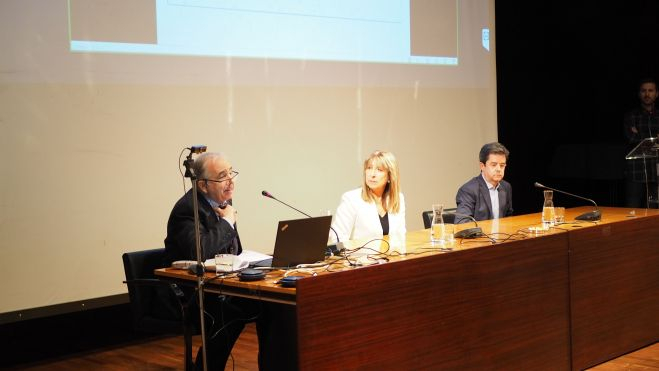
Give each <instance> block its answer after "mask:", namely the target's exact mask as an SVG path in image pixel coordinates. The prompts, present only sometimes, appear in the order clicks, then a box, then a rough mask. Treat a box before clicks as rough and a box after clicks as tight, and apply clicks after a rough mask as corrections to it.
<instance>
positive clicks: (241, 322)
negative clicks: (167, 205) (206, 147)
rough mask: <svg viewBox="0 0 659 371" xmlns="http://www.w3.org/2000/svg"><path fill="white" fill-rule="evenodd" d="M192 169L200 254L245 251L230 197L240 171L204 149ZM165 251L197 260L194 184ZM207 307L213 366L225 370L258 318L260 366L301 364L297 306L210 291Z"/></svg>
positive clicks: (177, 210)
mask: <svg viewBox="0 0 659 371" xmlns="http://www.w3.org/2000/svg"><path fill="white" fill-rule="evenodd" d="M192 170H193V171H194V174H195V175H196V176H197V181H196V186H197V199H198V204H199V205H198V206H199V230H200V240H201V251H202V254H203V256H202V257H201V260H202V261H205V260H206V259H210V258H214V257H215V255H216V254H235V255H238V254H240V253H241V252H242V250H243V249H242V245H241V243H240V237H239V235H238V229H237V227H236V218H237V216H238V212H237V211H236V209H235V208H234V207H233V205H232V202H231V200H232V198H233V192H234V188H235V183H234V178H235V177H236V176H237V175H238V172H237V171H235V170H233V167H232V166H231V163H230V162H229V161H228V160H227V158H226V157H225V156H223V155H221V154H219V153H212V152H206V153H203V154H201V155H199V156H198V157H197V158H196V159H195V160H194V163H193V165H192ZM165 252H166V254H167V261H166V262H164V263H165V264H166V266H170V265H171V263H172V262H174V261H176V260H197V255H196V254H197V249H196V243H195V228H194V208H193V204H192V190H190V191H188V192H187V193H186V194H185V195H183V197H181V198H180V199H179V200H178V201H177V202H176V204H175V205H174V208H173V209H172V212H171V214H170V216H169V221H168V222H167V238H165ZM188 297H193V296H192V295H189V296H188ZM204 309H205V312H206V317H205V325H206V346H207V347H208V350H207V352H206V358H207V361H208V369H209V370H224V368H225V364H226V361H227V359H228V357H229V355H230V354H231V349H232V348H233V345H234V343H235V342H236V340H237V339H238V337H239V336H240V333H241V332H242V330H243V328H244V327H245V324H246V323H248V322H253V321H256V330H257V333H258V338H259V356H258V362H259V369H260V370H268V369H282V370H292V369H296V368H297V354H296V349H297V343H296V337H295V335H294V334H295V333H296V327H295V326H296V323H295V308H294V307H292V306H288V305H285V304H277V303H264V302H261V301H256V300H251V299H246V298H240V297H229V296H227V297H226V298H225V297H223V296H220V297H218V296H217V295H214V294H210V293H205V295H204ZM190 313H195V314H197V315H198V313H199V309H198V307H197V308H196V310H195V308H194V307H191V308H190ZM291 334H293V335H291ZM202 363H203V362H202V350H201V349H200V350H199V352H198V353H197V361H196V367H197V369H203V365H202Z"/></svg>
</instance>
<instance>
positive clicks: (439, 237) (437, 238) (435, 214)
mask: <svg viewBox="0 0 659 371" xmlns="http://www.w3.org/2000/svg"><path fill="white" fill-rule="evenodd" d="M443 212H444V205H440V204H435V205H432V221H431V223H430V241H431V242H442V241H443V240H444V218H443V217H442V213H443Z"/></svg>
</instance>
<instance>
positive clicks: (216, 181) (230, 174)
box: [202, 170, 238, 183]
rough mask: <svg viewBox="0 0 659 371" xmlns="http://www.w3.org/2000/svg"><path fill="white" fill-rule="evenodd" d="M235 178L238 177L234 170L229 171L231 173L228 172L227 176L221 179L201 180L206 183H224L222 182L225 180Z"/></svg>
mask: <svg viewBox="0 0 659 371" xmlns="http://www.w3.org/2000/svg"><path fill="white" fill-rule="evenodd" d="M237 176H238V172H237V171H235V170H231V171H230V172H229V175H227V176H224V177H222V178H220V179H202V180H204V181H206V182H214V183H224V182H226V181H227V180H230V179H233V178H235V177H237Z"/></svg>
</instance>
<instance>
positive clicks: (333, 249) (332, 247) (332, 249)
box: [261, 191, 345, 255]
mask: <svg viewBox="0 0 659 371" xmlns="http://www.w3.org/2000/svg"><path fill="white" fill-rule="evenodd" d="M261 195H262V196H263V197H267V198H271V199H273V200H275V201H277V202H279V203H281V204H284V205H286V206H288V207H290V208H291V209H293V210H295V211H297V212H298V213H300V214H302V215H304V216H306V217H307V218H313V217H312V216H311V215H309V214H307V213H305V212H304V211H301V210H298V209H296V208H294V207H293V206H291V205H289V204H287V203H286V202H284V201H282V200H280V199H278V198H276V197H275V196H273V195H272V194H271V193H270V192H268V191H261ZM330 229H331V230H332V232H334V235H335V236H336V245H330V246H329V249H330V252H331V253H332V254H333V255H337V254H338V253H340V252H341V251H343V250H345V249H344V248H343V247H341V248H339V244H340V243H341V241H340V240H339V234H338V233H336V230H335V229H334V228H332V227H331V226H330Z"/></svg>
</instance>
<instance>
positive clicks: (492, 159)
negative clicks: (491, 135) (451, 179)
mask: <svg viewBox="0 0 659 371" xmlns="http://www.w3.org/2000/svg"><path fill="white" fill-rule="evenodd" d="M509 153H510V152H508V150H507V149H506V147H504V146H503V144H501V143H497V142H494V143H488V144H486V145H484V146H483V147H482V148H481V151H480V154H479V156H478V160H479V161H480V168H481V173H480V175H478V176H475V177H474V178H472V179H471V180H469V181H468V182H467V183H465V184H464V185H462V187H460V189H459V190H458V194H457V195H456V196H455V202H456V204H457V206H458V208H457V210H456V214H457V215H460V214H464V215H471V216H473V217H474V219H476V220H488V219H498V218H503V217H506V216H510V215H512V214H513V189H512V186H511V185H510V183H508V182H506V181H505V180H503V175H504V172H505V170H506V164H507V162H508V155H509ZM468 221H469V219H467V218H456V223H466V222H468Z"/></svg>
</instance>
